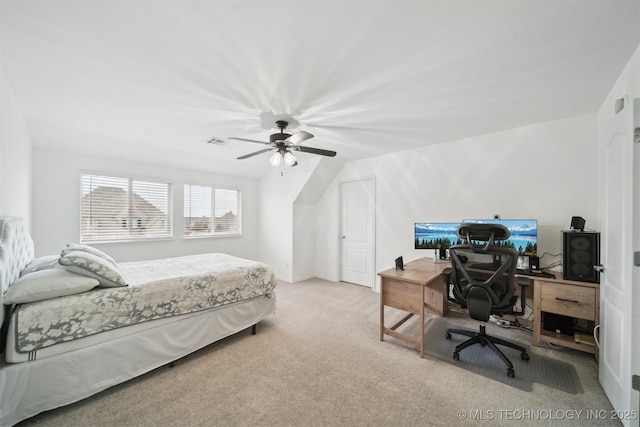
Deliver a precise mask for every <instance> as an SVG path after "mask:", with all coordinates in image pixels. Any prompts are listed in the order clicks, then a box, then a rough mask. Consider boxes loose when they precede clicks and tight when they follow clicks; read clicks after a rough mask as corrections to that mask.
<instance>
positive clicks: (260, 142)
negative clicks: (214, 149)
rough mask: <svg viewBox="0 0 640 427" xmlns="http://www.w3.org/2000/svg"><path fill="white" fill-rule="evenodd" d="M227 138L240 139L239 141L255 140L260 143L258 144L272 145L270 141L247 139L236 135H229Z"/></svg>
mask: <svg viewBox="0 0 640 427" xmlns="http://www.w3.org/2000/svg"><path fill="white" fill-rule="evenodd" d="M227 139H235V140H238V141H246V142H255V143H258V144H265V145H271V143H270V142H264V141H257V140H255V139H247V138H237V137H235V136H230V137H229V138H227Z"/></svg>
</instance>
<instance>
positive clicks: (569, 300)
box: [556, 297, 580, 304]
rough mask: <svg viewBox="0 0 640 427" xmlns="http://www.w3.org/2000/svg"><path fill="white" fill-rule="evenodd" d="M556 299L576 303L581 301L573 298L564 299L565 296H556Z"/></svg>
mask: <svg viewBox="0 0 640 427" xmlns="http://www.w3.org/2000/svg"><path fill="white" fill-rule="evenodd" d="M556 299H557V300H558V301H563V302H572V303H575V304H579V303H580V301H576V300H573V299H564V298H558V297H556Z"/></svg>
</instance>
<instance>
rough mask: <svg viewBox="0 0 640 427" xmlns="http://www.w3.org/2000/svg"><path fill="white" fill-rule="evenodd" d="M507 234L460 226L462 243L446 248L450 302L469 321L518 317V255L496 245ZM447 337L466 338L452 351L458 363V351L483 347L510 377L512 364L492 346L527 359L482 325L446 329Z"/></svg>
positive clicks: (497, 226)
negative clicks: (475, 328)
mask: <svg viewBox="0 0 640 427" xmlns="http://www.w3.org/2000/svg"><path fill="white" fill-rule="evenodd" d="M509 235H510V233H509V230H508V229H507V228H506V227H504V226H503V225H500V224H476V223H463V224H462V225H460V227H458V237H460V238H461V239H464V242H465V243H464V244H461V245H454V246H452V247H450V248H449V255H450V257H451V269H450V270H449V271H448V273H449V274H450V281H451V284H452V285H453V288H452V293H453V295H452V300H453V301H455V302H456V303H458V304H460V305H461V306H462V307H463V308H467V309H468V311H469V315H470V316H471V318H473V319H476V320H479V321H481V322H487V321H488V320H489V317H490V316H491V315H492V314H494V315H503V314H517V315H519V314H522V313H520V312H518V311H515V310H514V309H513V307H514V305H515V303H516V301H517V299H518V297H517V296H516V295H515V290H516V288H515V279H514V274H515V271H516V265H517V262H518V254H517V253H516V252H515V251H514V250H513V249H511V248H509V247H507V246H501V245H500V244H501V243H500V242H503V241H505V240H507V239H508V238H509ZM478 261H484V262H478ZM521 295H525V293H524V292H523V293H522V294H521ZM451 334H459V335H464V336H468V337H470V338H469V339H468V340H467V341H465V342H463V343H462V344H459V345H458V346H457V347H456V348H455V351H454V352H453V358H454V359H455V360H459V359H460V352H461V351H462V350H464V349H465V348H467V347H469V346H471V345H474V344H480V345H482V346H483V347H484V346H487V347H489V348H490V349H491V350H493V351H494V353H496V354H497V355H498V356H499V357H500V359H502V360H503V361H504V363H505V364H506V365H507V375H509V376H510V377H514V376H515V371H514V370H513V363H511V361H510V360H509V359H508V358H507V356H505V355H504V353H503V352H502V351H501V350H500V349H499V348H498V347H496V344H498V345H502V346H506V347H510V348H513V349H516V350H518V351H520V356H521V358H522V360H529V354H528V353H527V350H526V349H525V348H524V347H521V346H519V345H517V344H514V343H511V342H509V341H506V340H503V339H502V338H498V337H494V336H489V335H487V333H486V330H485V324H484V323H482V324H480V331H479V332H474V331H468V330H464V329H453V328H449V329H447V330H446V333H445V336H446V338H447V339H451Z"/></svg>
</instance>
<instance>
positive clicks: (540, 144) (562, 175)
mask: <svg viewBox="0 0 640 427" xmlns="http://www.w3.org/2000/svg"><path fill="white" fill-rule="evenodd" d="M596 125H597V120H596V114H587V115H582V116H578V117H571V118H567V119H564V120H558V121H553V122H548V123H541V124H537V125H533V126H526V127H522V128H518V129H513V130H509V131H505V132H500V133H495V134H490V135H484V136H478V137H474V138H468V139H464V140H460V141H455V142H448V143H446V144H439V145H432V146H428V147H424V148H420V149H415V150H409V151H404V152H399V153H393V154H389V155H384V156H379V157H375V158H371V159H365V160H360V161H355V162H351V163H348V164H346V165H345V166H344V167H343V169H342V170H341V171H340V173H339V174H338V175H337V176H336V178H335V179H334V181H333V182H332V184H331V185H330V186H329V187H328V189H327V191H326V192H325V194H324V195H323V196H322V198H321V199H320V200H319V201H318V203H317V205H316V234H317V235H316V253H317V254H318V256H317V261H316V275H317V276H318V277H321V278H325V279H327V280H332V281H337V280H339V279H340V277H339V274H340V273H339V271H340V270H339V266H340V250H339V249H340V246H339V245H340V242H339V239H338V236H339V227H340V224H339V212H338V208H339V183H340V182H343V181H348V180H353V179H361V178H369V177H372V176H374V177H375V179H376V248H375V251H376V262H375V271H376V272H378V271H382V270H385V269H387V268H391V267H392V266H393V260H394V259H395V258H396V257H397V256H399V255H403V257H404V259H405V260H406V261H410V260H412V259H415V258H419V257H422V256H426V255H427V253H426V252H425V251H418V250H415V249H413V243H414V242H413V224H414V223H415V222H429V221H434V222H436V221H452V222H455V221H460V220H462V219H467V218H491V217H493V216H494V214H499V215H501V217H502V218H505V219H506V218H535V219H537V220H538V228H539V230H538V233H539V234H538V251H539V253H540V254H543V253H545V252H548V253H550V254H560V253H561V251H562V233H561V230H562V229H568V228H569V225H570V221H571V217H572V216H581V217H583V218H585V220H586V226H587V228H595V227H596V216H597V200H596V196H595V189H596V184H597V180H596V146H597V131H596ZM429 255H431V254H429ZM558 259H560V257H555V258H554V257H549V256H545V257H544V258H543V259H542V264H543V266H544V265H546V264H549V263H550V262H552V261H555V260H558ZM376 287H377V285H376Z"/></svg>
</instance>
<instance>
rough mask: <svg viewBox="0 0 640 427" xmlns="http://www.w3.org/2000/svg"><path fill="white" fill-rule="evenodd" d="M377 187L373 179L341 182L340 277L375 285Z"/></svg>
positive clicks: (364, 284)
mask: <svg viewBox="0 0 640 427" xmlns="http://www.w3.org/2000/svg"><path fill="white" fill-rule="evenodd" d="M374 195H375V189H374V182H373V179H366V180H361V181H350V182H343V183H342V184H340V210H341V219H340V223H341V224H340V226H341V230H342V236H341V237H342V239H341V240H342V249H341V250H342V268H341V278H340V279H341V280H342V281H345V282H350V283H355V284H357V285H363V286H368V287H371V288H373V283H374V277H375V276H374V272H373V268H374V267H373V259H374V240H375V239H374V233H375V224H374V222H375V210H374V209H375V201H374Z"/></svg>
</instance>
